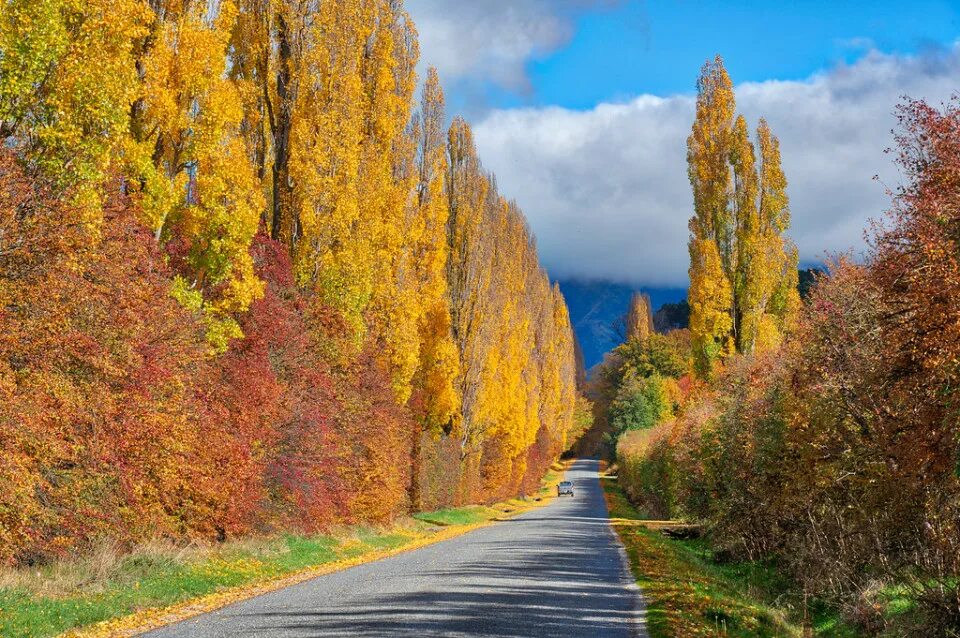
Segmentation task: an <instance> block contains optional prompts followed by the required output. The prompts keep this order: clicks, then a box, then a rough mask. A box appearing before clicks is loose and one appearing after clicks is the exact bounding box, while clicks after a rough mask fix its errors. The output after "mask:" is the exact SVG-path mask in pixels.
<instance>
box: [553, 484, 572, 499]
mask: <svg viewBox="0 0 960 638" xmlns="http://www.w3.org/2000/svg"><path fill="white" fill-rule="evenodd" d="M564 494H569V495H570V496H573V483H572V482H571V481H560V484H559V485H557V496H563V495H564Z"/></svg>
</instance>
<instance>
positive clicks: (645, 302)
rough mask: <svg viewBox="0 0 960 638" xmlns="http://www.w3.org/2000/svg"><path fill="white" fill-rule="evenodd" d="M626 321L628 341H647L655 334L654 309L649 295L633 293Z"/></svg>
mask: <svg viewBox="0 0 960 638" xmlns="http://www.w3.org/2000/svg"><path fill="white" fill-rule="evenodd" d="M625 323H626V326H625V327H626V335H625V336H626V340H627V341H645V340H647V339H648V338H649V337H650V335H652V334H653V332H654V329H653V309H652V308H651V307H650V297H649V296H648V295H645V294H641V293H639V292H635V293H633V296H632V297H631V298H630V307H629V309H628V310H627V317H626V320H625Z"/></svg>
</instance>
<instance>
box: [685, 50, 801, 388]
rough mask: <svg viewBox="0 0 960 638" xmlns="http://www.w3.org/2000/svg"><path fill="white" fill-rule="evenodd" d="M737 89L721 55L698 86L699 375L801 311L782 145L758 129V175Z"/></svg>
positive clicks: (694, 231) (694, 153)
mask: <svg viewBox="0 0 960 638" xmlns="http://www.w3.org/2000/svg"><path fill="white" fill-rule="evenodd" d="M735 111H736V103H735V99H734V93H733V84H732V82H731V81H730V77H729V75H727V72H726V69H725V68H724V66H723V60H722V59H721V58H720V57H719V56H717V58H716V59H715V60H714V61H713V62H708V63H706V64H705V65H704V66H703V69H702V71H701V74H700V78H699V79H698V81H697V112H696V119H695V121H694V124H693V130H692V131H691V134H690V137H689V138H688V139H687V163H688V175H689V178H690V184H691V186H692V187H693V200H694V215H693V217H692V218H691V219H690V234H691V237H690V244H689V249H690V291H689V302H690V330H691V333H692V337H693V346H694V355H695V358H696V364H697V368H698V370H699V371H700V373H701V374H704V375H709V373H710V371H711V369H712V367H713V365H714V363H715V362H716V361H718V360H720V359H722V358H723V357H724V356H726V355H727V354H730V353H733V352H753V351H754V350H756V349H757V348H760V349H765V348H769V347H772V346H773V345H775V344H777V343H779V341H780V339H781V337H782V334H783V332H784V331H785V330H788V329H789V327H790V322H791V318H792V316H793V315H794V314H795V312H796V309H797V308H798V306H799V293H797V291H796V280H797V251H796V249H795V248H794V246H793V245H792V243H791V242H790V241H789V240H788V239H787V238H786V237H785V236H784V232H785V231H786V230H787V228H788V226H789V206H788V199H787V195H786V178H785V176H784V174H783V170H782V168H781V166H780V151H779V142H778V141H777V139H776V137H774V136H773V135H772V133H771V132H770V129H769V127H768V126H767V124H766V122H765V121H763V120H761V122H760V126H759V127H758V130H757V139H758V143H759V146H760V158H759V166H758V165H757V157H756V151H755V148H754V145H753V143H752V142H751V140H750V134H749V131H748V128H747V123H746V120H745V119H744V117H743V116H736V114H735Z"/></svg>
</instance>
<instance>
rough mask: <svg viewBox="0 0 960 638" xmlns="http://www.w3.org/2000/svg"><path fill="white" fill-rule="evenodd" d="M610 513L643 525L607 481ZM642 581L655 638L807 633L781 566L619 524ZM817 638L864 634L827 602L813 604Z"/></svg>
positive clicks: (640, 516)
mask: <svg viewBox="0 0 960 638" xmlns="http://www.w3.org/2000/svg"><path fill="white" fill-rule="evenodd" d="M603 485H604V490H605V491H606V494H607V503H608V505H609V507H610V516H611V518H613V519H624V520H625V521H635V520H643V519H644V518H645V517H644V516H643V514H642V513H640V512H638V511H637V510H636V509H635V508H634V507H633V506H632V505H631V504H630V503H629V501H628V500H627V499H626V497H625V496H624V494H623V492H622V490H621V489H620V486H619V485H617V483H616V481H614V480H612V479H603ZM615 526H616V527H617V532H618V533H619V534H620V537H621V539H622V540H623V542H624V545H625V546H626V549H627V554H628V556H629V558H630V564H631V567H632V569H633V572H634V575H635V577H636V579H637V583H638V584H639V585H640V587H641V588H642V590H643V592H644V596H645V597H646V599H647V605H648V608H647V623H648V627H649V630H650V635H651V636H652V637H653V638H686V637H687V636H731V637H737V638H748V637H749V638H764V637H770V638H773V637H788V636H802V635H803V630H802V626H801V618H802V596H801V594H800V593H799V592H798V591H797V589H796V587H795V586H794V584H793V583H792V582H791V581H790V580H789V579H787V578H785V577H784V576H783V575H782V574H781V573H779V572H778V571H777V569H776V568H775V566H773V565H770V564H765V563H759V562H744V563H727V564H721V563H718V562H716V561H715V560H714V559H713V558H714V557H713V552H712V551H711V549H710V546H709V544H708V543H707V542H706V541H704V540H701V539H695V540H674V539H671V538H668V537H666V536H664V535H663V534H661V533H660V532H657V531H653V530H649V529H646V528H643V527H640V526H636V525H633V524H630V523H629V522H615ZM810 615H811V625H812V628H813V630H814V634H815V635H818V636H831V637H835V638H854V637H857V636H860V635H861V634H859V633H857V632H856V631H855V630H854V629H853V628H852V627H850V626H848V625H845V624H844V623H843V622H841V620H840V618H839V616H838V615H837V614H836V613H835V612H833V611H832V610H830V609H829V608H827V607H826V606H825V605H822V604H818V603H813V604H811V605H810Z"/></svg>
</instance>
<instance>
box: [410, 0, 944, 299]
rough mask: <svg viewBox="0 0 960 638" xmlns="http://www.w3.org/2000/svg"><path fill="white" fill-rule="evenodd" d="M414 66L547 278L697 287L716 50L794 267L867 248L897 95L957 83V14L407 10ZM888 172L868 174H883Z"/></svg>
mask: <svg viewBox="0 0 960 638" xmlns="http://www.w3.org/2000/svg"><path fill="white" fill-rule="evenodd" d="M407 6H408V9H409V10H410V12H411V15H412V16H413V18H414V21H415V22H416V23H417V26H418V29H419V31H420V36H421V49H422V53H423V55H422V57H423V61H422V65H424V66H425V65H426V64H433V65H435V66H437V68H438V70H439V72H440V77H441V80H442V81H443V83H444V86H445V87H446V91H447V97H448V107H449V110H450V112H451V113H460V114H464V115H466V116H467V117H468V119H469V120H470V121H471V122H472V123H473V125H474V130H475V138H476V140H477V146H478V149H479V151H480V156H481V159H482V160H483V162H484V165H485V166H486V168H488V169H490V170H492V171H494V172H495V173H496V174H497V178H498V184H499V186H500V188H501V190H502V192H503V193H504V194H506V195H507V196H508V197H512V198H515V199H516V200H517V202H518V204H519V205H520V207H521V208H522V209H523V210H524V212H525V213H526V215H527V217H528V219H529V221H530V224H531V227H532V228H533V231H534V233H535V234H536V235H537V239H538V247H539V249H540V253H541V257H542V260H543V261H544V263H545V264H546V266H547V268H548V270H549V271H550V273H551V275H553V276H554V277H579V278H586V279H607V280H613V281H618V282H621V283H626V284H630V285H635V286H645V287H657V288H682V287H685V286H686V283H687V281H686V270H687V251H686V242H687V238H688V231H687V220H688V219H689V217H690V214H691V211H692V196H691V194H690V187H689V184H688V183H687V178H686V161H685V151H686V148H685V145H686V137H687V135H688V134H689V130H690V125H691V123H692V120H693V107H694V103H693V95H694V85H695V81H696V77H697V74H698V71H699V69H700V66H701V65H702V64H703V62H704V61H705V60H706V59H707V58H712V57H713V56H714V55H715V54H717V53H720V54H721V55H722V56H723V57H724V60H725V63H726V66H727V69H728V71H729V72H730V75H731V77H732V79H733V81H734V83H735V86H736V94H737V104H738V108H739V110H740V111H741V112H742V113H743V114H744V115H745V116H746V117H747V119H748V122H749V123H750V125H751V126H755V125H756V123H757V121H758V120H759V118H760V117H765V118H767V120H768V122H769V123H770V125H771V128H772V129H773V132H774V134H776V135H778V137H779V138H780V141H781V150H782V154H783V163H784V169H785V172H786V174H787V179H788V182H789V186H788V194H789V196H790V198H791V211H792V217H793V225H792V228H791V229H790V233H789V234H790V236H791V237H792V238H793V240H794V241H795V242H796V244H797V246H798V248H799V250H800V256H801V261H802V262H803V263H806V264H812V263H817V262H821V261H823V260H825V259H827V258H828V256H829V255H831V254H836V253H838V252H844V251H850V252H852V253H853V254H854V255H855V256H856V255H861V254H863V252H864V250H865V246H866V243H865V241H864V232H863V231H864V228H865V227H866V226H867V224H868V223H869V221H870V220H872V219H878V218H882V216H883V213H884V210H885V209H886V208H887V207H888V206H889V196H888V194H887V189H888V188H895V187H896V186H897V185H898V184H899V183H900V181H901V177H900V174H899V172H898V171H897V169H896V167H895V166H894V165H893V164H892V163H891V157H890V155H888V154H885V153H884V150H885V149H886V148H888V147H889V146H891V144H892V142H893V138H892V135H891V130H892V129H894V128H895V127H896V125H897V122H896V118H895V115H894V111H895V108H896V105H897V104H898V102H899V101H900V99H901V97H902V96H903V95H910V96H912V97H915V98H925V99H927V100H929V101H931V102H933V103H940V102H943V101H945V100H947V99H949V98H950V96H951V95H952V94H954V93H956V92H957V91H960V44H958V41H957V38H958V35H960V0H957V1H956V2H945V1H942V0H941V1H928V2H923V1H921V2H891V1H889V0H879V1H875V2H859V3H854V2H841V1H837V2H814V1H798V2H758V1H741V2H720V1H717V0H709V1H697V2H695V1H692V0H684V1H681V0H672V1H671V0H663V1H660V2H639V1H629V0H622V1H619V2H618V1H616V0H407ZM875 177H877V179H875Z"/></svg>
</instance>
